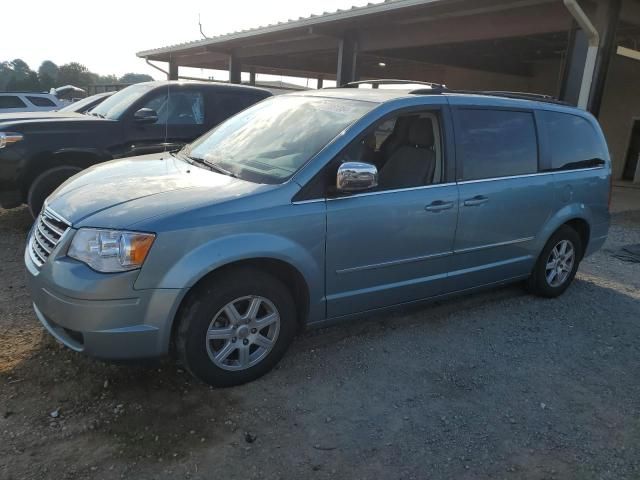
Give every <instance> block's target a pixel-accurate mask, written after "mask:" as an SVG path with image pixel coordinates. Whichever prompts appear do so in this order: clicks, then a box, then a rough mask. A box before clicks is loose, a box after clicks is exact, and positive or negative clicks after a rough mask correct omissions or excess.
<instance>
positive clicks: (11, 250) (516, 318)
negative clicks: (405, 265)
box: [0, 209, 640, 480]
mask: <svg viewBox="0 0 640 480" xmlns="http://www.w3.org/2000/svg"><path fill="white" fill-rule="evenodd" d="M29 224H30V220H29V217H28V214H27V212H26V210H24V209H21V210H13V211H0V258H1V260H2V262H0V478H2V479H21V480H22V479H31V478H33V479H41V478H56V479H59V480H62V479H81V478H98V479H110V478H135V479H152V478H158V479H179V478H193V479H196V478H198V479H210V478H225V479H235V478H238V479H240V478H243V479H247V478H267V479H272V478H273V479H276V478H309V479H314V478H318V479H323V478H331V479H339V478H345V479H360V478H362V479H365V478H376V479H378V478H383V479H411V478H416V479H426V478H429V479H441V478H451V479H456V480H458V479H489V478H491V479H496V478H505V479H509V478H518V479H520V478H523V479H553V478H556V479H562V480H565V479H574V478H575V479H612V480H613V479H615V480H620V479H627V478H628V479H638V478H640V452H639V449H640V264H630V263H624V262H622V261H620V260H617V259H615V258H613V257H612V256H611V255H610V253H611V251H613V250H615V249H617V248H619V247H620V246H622V245H624V244H630V243H640V211H632V212H624V213H620V214H617V215H616V216H615V217H614V225H613V227H612V229H611V235H610V239H609V241H608V242H607V244H606V246H605V249H604V250H603V251H601V252H599V253H597V254H596V255H594V256H592V257H591V258H589V259H587V260H586V261H585V262H584V263H583V265H582V266H581V269H580V273H579V275H578V277H577V280H576V282H575V284H574V285H573V286H572V287H571V288H570V289H569V291H568V292H567V293H566V294H565V296H564V297H562V298H560V299H556V300H544V299H540V298H535V297H532V296H529V295H526V294H525V293H524V292H523V291H522V290H521V288H519V287H518V286H513V287H509V288H504V289H500V290H494V291H491V292H487V293H481V294H477V295H474V296H470V297H464V298H459V299H455V300H450V301H447V302H443V303H438V304H435V305H431V306H429V307H426V308H422V309H420V310H413V311H411V312H404V313H398V314H396V315H392V316H384V317H376V318H371V319H368V320H366V321H365V320H363V321H357V322H352V323H349V324H343V325H339V326H336V327H332V328H328V329H324V330H318V331H313V332H308V333H305V334H303V335H301V336H300V337H299V338H298V339H297V340H296V341H295V343H294V345H293V346H292V348H291V349H290V351H289V353H288V354H287V356H286V357H285V358H284V360H283V361H282V363H281V364H280V366H279V367H278V368H277V369H276V370H275V371H274V372H272V373H271V374H269V375H267V376H266V377H264V378H262V379H261V380H259V381H256V382H254V383H252V384H249V385H246V386H243V387H238V388H233V389H226V390H213V389H210V388H208V387H206V386H203V385H202V384H200V383H198V382H197V381H195V380H192V379H191V378H190V377H189V375H188V374H186V373H185V372H183V371H182V370H180V369H179V368H177V367H176V366H175V365H173V364H171V363H170V362H163V363H160V364H153V365H146V366H124V365H110V364H105V363H101V362H98V361H95V360H92V359H89V358H85V357H83V356H82V355H77V354H74V353H73V352H70V351H68V350H66V349H64V348H61V347H59V346H58V345H57V344H56V343H55V341H53V340H52V339H51V338H50V337H49V336H48V335H46V334H44V333H43V329H42V328H41V327H40V326H39V324H38V322H37V321H36V319H35V316H34V315H33V313H32V311H31V308H30V304H29V297H28V293H27V292H26V289H25V287H24V280H23V276H24V274H23V267H22V249H23V242H24V238H25V235H26V231H27V229H28V227H29Z"/></svg>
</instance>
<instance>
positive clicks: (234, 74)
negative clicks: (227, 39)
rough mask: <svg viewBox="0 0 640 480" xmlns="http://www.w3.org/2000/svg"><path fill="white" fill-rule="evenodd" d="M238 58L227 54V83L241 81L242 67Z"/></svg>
mask: <svg viewBox="0 0 640 480" xmlns="http://www.w3.org/2000/svg"><path fill="white" fill-rule="evenodd" d="M241 67H242V66H241V65H240V59H239V58H238V57H236V56H235V55H233V54H231V55H229V83H241V81H242V69H241Z"/></svg>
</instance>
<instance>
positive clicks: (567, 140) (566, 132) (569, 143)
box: [542, 111, 606, 170]
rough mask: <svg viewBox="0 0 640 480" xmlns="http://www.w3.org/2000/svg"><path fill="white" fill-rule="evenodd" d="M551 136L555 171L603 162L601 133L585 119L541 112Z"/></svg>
mask: <svg viewBox="0 0 640 480" xmlns="http://www.w3.org/2000/svg"><path fill="white" fill-rule="evenodd" d="M542 115H543V119H544V123H545V126H546V129H547V138H548V139H549V152H550V156H551V169H552V170H572V169H576V168H588V167H594V166H598V165H602V164H603V163H604V158H605V156H606V154H605V151H604V148H603V146H602V143H601V141H600V138H599V135H597V134H596V131H595V130H594V128H593V126H592V125H591V124H590V123H589V122H588V121H587V120H585V119H584V118H582V117H579V116H577V115H571V114H569V113H559V112H548V111H545V112H542Z"/></svg>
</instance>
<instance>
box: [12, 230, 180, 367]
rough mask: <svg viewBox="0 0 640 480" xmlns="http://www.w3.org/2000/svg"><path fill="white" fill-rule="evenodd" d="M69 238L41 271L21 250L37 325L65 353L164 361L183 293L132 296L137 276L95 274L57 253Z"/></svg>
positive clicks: (142, 292)
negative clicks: (39, 323) (41, 327)
mask: <svg viewBox="0 0 640 480" xmlns="http://www.w3.org/2000/svg"><path fill="white" fill-rule="evenodd" d="M69 233H72V232H69ZM71 236H72V235H68V236H67V238H64V239H62V241H61V242H60V244H59V245H58V246H57V247H56V249H55V250H54V251H53V253H52V254H51V256H50V257H49V259H48V260H47V262H46V263H45V264H44V265H43V266H42V267H41V268H40V269H39V268H38V267H37V266H36V265H35V263H34V262H33V260H32V259H31V256H30V255H29V252H28V249H27V250H25V256H24V261H25V266H26V268H27V285H28V288H29V290H30V292H31V296H32V299H33V306H34V310H35V313H36V316H37V317H38V319H39V320H40V322H41V323H42V324H43V325H44V327H45V328H46V329H47V330H48V331H49V333H51V335H53V336H54V337H55V338H56V339H57V340H59V341H60V342H62V343H63V344H64V345H66V346H67V347H69V348H71V349H73V350H75V351H77V352H83V353H86V354H88V355H91V356H94V357H98V358H103V359H109V360H128V359H141V358H155V357H160V356H163V355H166V354H167V353H168V351H169V342H170V339H171V328H172V324H173V319H174V317H175V313H176V311H177V308H178V305H179V303H180V301H181V299H182V294H183V291H182V290H180V289H150V290H135V289H134V287H133V285H134V282H135V280H136V278H137V276H138V271H133V272H123V273H117V274H102V273H98V272H95V271H93V270H91V269H90V268H89V267H87V266H86V265H84V264H82V263H80V262H77V261H75V260H73V259H70V258H68V257H66V256H65V255H64V254H62V253H61V252H66V251H67V247H68V243H69V241H70V237H71Z"/></svg>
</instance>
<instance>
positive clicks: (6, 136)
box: [0, 132, 24, 148]
mask: <svg viewBox="0 0 640 480" xmlns="http://www.w3.org/2000/svg"><path fill="white" fill-rule="evenodd" d="M23 139H24V137H23V136H22V134H20V133H15V132H0V148H4V147H6V146H7V145H11V144H12V143H17V142H20V141H22V140H23Z"/></svg>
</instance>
